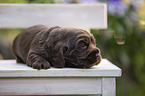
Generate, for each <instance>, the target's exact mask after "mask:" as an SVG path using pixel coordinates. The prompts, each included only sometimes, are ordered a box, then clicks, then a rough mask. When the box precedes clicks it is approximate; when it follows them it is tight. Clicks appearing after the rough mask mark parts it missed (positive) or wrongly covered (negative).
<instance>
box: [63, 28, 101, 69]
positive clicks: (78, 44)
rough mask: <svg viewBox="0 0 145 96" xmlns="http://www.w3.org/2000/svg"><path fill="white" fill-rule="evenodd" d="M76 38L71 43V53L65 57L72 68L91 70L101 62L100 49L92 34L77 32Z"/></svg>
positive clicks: (82, 31)
mask: <svg viewBox="0 0 145 96" xmlns="http://www.w3.org/2000/svg"><path fill="white" fill-rule="evenodd" d="M75 34H77V35H74V36H76V37H75V38H74V39H73V41H72V40H69V42H71V46H72V48H70V50H69V53H67V54H65V55H64V58H65V62H66V63H67V65H69V66H72V67H80V68H89V67H92V66H93V65H97V64H99V63H100V61H101V54H100V50H99V48H97V47H96V42H95V39H94V37H93V35H92V34H90V33H88V32H86V31H84V30H77V31H75Z"/></svg>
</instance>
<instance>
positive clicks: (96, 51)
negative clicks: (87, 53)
mask: <svg viewBox="0 0 145 96" xmlns="http://www.w3.org/2000/svg"><path fill="white" fill-rule="evenodd" d="M93 52H94V53H95V54H96V56H97V54H100V49H99V48H96V49H95V50H94V51H93Z"/></svg>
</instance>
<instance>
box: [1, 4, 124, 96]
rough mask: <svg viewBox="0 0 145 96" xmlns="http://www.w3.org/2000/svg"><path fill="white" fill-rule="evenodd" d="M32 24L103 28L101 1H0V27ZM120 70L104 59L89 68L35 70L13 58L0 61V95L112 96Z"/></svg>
mask: <svg viewBox="0 0 145 96" xmlns="http://www.w3.org/2000/svg"><path fill="white" fill-rule="evenodd" d="M36 24H44V25H47V26H55V25H58V26H61V27H77V28H84V29H87V30H88V28H98V29H99V28H107V10H106V5H105V4H89V5H87V4H84V5H81V4H65V5H64V4H0V28H27V27H30V26H32V25H36ZM120 76H121V69H120V68H118V67H117V66H115V65H113V64H112V63H111V62H109V61H108V60H107V59H102V61H101V63H100V64H99V65H97V66H94V67H92V68H90V69H79V68H51V69H48V70H36V69H32V68H31V67H28V66H26V65H24V64H18V63H16V61H15V60H0V95H79V94H81V95H84V94H96V95H99V96H100V95H102V96H115V95H116V77H120Z"/></svg>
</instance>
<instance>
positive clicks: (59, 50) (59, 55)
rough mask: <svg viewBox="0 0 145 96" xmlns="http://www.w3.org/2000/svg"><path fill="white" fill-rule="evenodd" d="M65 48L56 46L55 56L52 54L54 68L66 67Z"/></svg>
mask: <svg viewBox="0 0 145 96" xmlns="http://www.w3.org/2000/svg"><path fill="white" fill-rule="evenodd" d="M63 51H64V47H61V46H60V45H58V44H57V45H56V46H55V48H54V50H53V52H52V53H53V54H52V64H53V66H54V67H64V66H65V60H64V55H63V54H64V52H63Z"/></svg>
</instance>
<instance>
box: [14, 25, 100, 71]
mask: <svg viewBox="0 0 145 96" xmlns="http://www.w3.org/2000/svg"><path fill="white" fill-rule="evenodd" d="M12 52H13V55H14V56H15V58H16V61H17V62H18V63H26V64H27V65H28V66H31V67H33V68H34V69H48V68H50V66H53V67H75V68H90V67H92V66H93V65H97V64H99V62H100V61H101V55H100V50H99V49H98V48H97V47H96V42H95V39H94V37H93V35H92V34H90V33H88V32H86V31H84V30H81V29H76V28H61V27H59V26H55V27H50V28H48V27H46V26H44V25H36V26H32V27H30V28H28V29H26V30H24V31H23V32H21V33H20V34H19V35H18V36H17V37H16V38H15V39H14V41H13V45H12Z"/></svg>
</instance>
